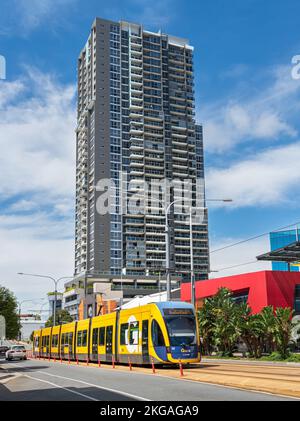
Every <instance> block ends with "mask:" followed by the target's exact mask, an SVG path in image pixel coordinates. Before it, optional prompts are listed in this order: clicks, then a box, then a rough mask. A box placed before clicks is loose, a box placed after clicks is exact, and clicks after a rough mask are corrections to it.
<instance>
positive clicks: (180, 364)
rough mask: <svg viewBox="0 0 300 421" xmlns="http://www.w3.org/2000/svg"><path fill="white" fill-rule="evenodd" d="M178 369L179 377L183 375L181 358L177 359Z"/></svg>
mask: <svg viewBox="0 0 300 421" xmlns="http://www.w3.org/2000/svg"><path fill="white" fill-rule="evenodd" d="M179 370H180V377H183V367H182V362H181V360H180V361H179Z"/></svg>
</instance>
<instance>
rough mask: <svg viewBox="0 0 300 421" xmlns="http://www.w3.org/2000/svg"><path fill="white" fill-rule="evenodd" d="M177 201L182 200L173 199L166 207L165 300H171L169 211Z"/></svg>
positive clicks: (180, 200)
mask: <svg viewBox="0 0 300 421" xmlns="http://www.w3.org/2000/svg"><path fill="white" fill-rule="evenodd" d="M177 202H182V199H177V200H174V201H173V202H172V203H170V204H169V206H168V207H167V208H166V211H165V213H166V222H165V225H166V229H165V231H166V278H167V301H171V282H172V281H171V255H170V254H171V253H170V233H171V230H170V226H169V218H168V217H169V211H170V209H171V207H172V206H173V205H175V203H177Z"/></svg>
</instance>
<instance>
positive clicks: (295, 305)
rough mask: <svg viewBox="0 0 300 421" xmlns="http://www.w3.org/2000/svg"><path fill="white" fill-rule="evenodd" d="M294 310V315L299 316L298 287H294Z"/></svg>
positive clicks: (299, 288) (299, 289)
mask: <svg viewBox="0 0 300 421" xmlns="http://www.w3.org/2000/svg"><path fill="white" fill-rule="evenodd" d="M294 310H295V314H296V315H300V285H296V288H295V303H294Z"/></svg>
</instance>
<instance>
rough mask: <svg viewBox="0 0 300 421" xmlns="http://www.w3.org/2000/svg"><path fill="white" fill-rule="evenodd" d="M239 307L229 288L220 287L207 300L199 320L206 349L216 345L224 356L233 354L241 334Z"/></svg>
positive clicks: (200, 311) (200, 312)
mask: <svg viewBox="0 0 300 421" xmlns="http://www.w3.org/2000/svg"><path fill="white" fill-rule="evenodd" d="M237 308H238V306H237V305H236V304H234V302H233V300H232V293H231V291H230V290H228V289H227V288H220V289H219V291H218V293H217V294H216V295H215V296H213V297H211V298H208V299H206V300H205V302H204V306H203V308H202V309H201V310H199V315H198V320H199V329H200V336H201V337H202V339H203V342H205V347H206V349H208V348H210V347H211V345H214V346H215V347H216V349H217V351H218V353H220V354H221V355H222V356H230V355H232V353H233V350H234V347H235V345H236V343H237V341H238V338H239V336H240V335H239V330H238V329H237V326H238V311H237ZM208 341H210V342H209V343H208Z"/></svg>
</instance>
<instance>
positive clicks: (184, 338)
mask: <svg viewBox="0 0 300 421" xmlns="http://www.w3.org/2000/svg"><path fill="white" fill-rule="evenodd" d="M166 323H167V327H168V332H169V337H170V344H171V346H184V345H196V343H197V342H196V323H195V318H194V317H187V316H172V317H166Z"/></svg>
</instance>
